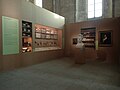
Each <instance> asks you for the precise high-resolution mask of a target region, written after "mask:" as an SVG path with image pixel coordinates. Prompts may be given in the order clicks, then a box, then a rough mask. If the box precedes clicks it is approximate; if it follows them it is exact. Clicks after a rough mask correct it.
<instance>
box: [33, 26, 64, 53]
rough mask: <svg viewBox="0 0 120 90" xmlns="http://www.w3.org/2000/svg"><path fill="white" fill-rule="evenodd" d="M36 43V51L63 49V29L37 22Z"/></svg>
mask: <svg viewBox="0 0 120 90" xmlns="http://www.w3.org/2000/svg"><path fill="white" fill-rule="evenodd" d="M34 43H35V51H43V50H54V49H61V48H62V30H59V29H56V28H52V27H48V26H44V25H40V24H36V25H35V42H34ZM37 49H39V50H37Z"/></svg>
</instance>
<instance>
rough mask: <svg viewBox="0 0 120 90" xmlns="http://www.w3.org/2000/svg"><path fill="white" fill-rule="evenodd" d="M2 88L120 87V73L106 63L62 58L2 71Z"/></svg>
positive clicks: (90, 89)
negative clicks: (80, 62)
mask: <svg viewBox="0 0 120 90" xmlns="http://www.w3.org/2000/svg"><path fill="white" fill-rule="evenodd" d="M0 90H120V73H119V72H118V70H117V67H116V66H114V65H108V64H105V63H103V62H91V63H90V62H89V63H86V64H83V65H79V64H74V60H72V59H70V58H61V59H57V60H52V61H48V62H44V63H41V64H38V65H33V66H30V67H27V68H21V69H17V70H14V71H10V72H5V73H0Z"/></svg>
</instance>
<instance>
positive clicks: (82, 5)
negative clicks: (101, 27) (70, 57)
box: [29, 0, 120, 23]
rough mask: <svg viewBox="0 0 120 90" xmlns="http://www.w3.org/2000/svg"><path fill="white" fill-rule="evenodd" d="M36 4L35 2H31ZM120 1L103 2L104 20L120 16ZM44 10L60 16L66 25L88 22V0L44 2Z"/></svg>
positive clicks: (107, 0)
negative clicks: (64, 19)
mask: <svg viewBox="0 0 120 90" xmlns="http://www.w3.org/2000/svg"><path fill="white" fill-rule="evenodd" d="M29 1H30V2H32V3H33V2H34V0H29ZM119 5H120V0H103V16H102V18H111V17H119V16H120V7H119ZM43 8H45V9H47V10H50V11H52V12H55V13H57V14H60V15H62V16H64V17H65V18H66V23H74V22H81V21H87V20H88V18H87V0H43Z"/></svg>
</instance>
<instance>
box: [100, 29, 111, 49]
mask: <svg viewBox="0 0 120 90" xmlns="http://www.w3.org/2000/svg"><path fill="white" fill-rule="evenodd" d="M112 34H113V33H112V30H108V31H99V33H98V41H99V46H100V47H110V46H112V42H113V36H112Z"/></svg>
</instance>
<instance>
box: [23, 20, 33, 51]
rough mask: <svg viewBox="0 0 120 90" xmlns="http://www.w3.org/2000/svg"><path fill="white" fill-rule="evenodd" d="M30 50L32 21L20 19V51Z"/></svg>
mask: <svg viewBox="0 0 120 90" xmlns="http://www.w3.org/2000/svg"><path fill="white" fill-rule="evenodd" d="M31 51H32V23H31V22H28V21H22V52H23V53H24V52H31Z"/></svg>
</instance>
